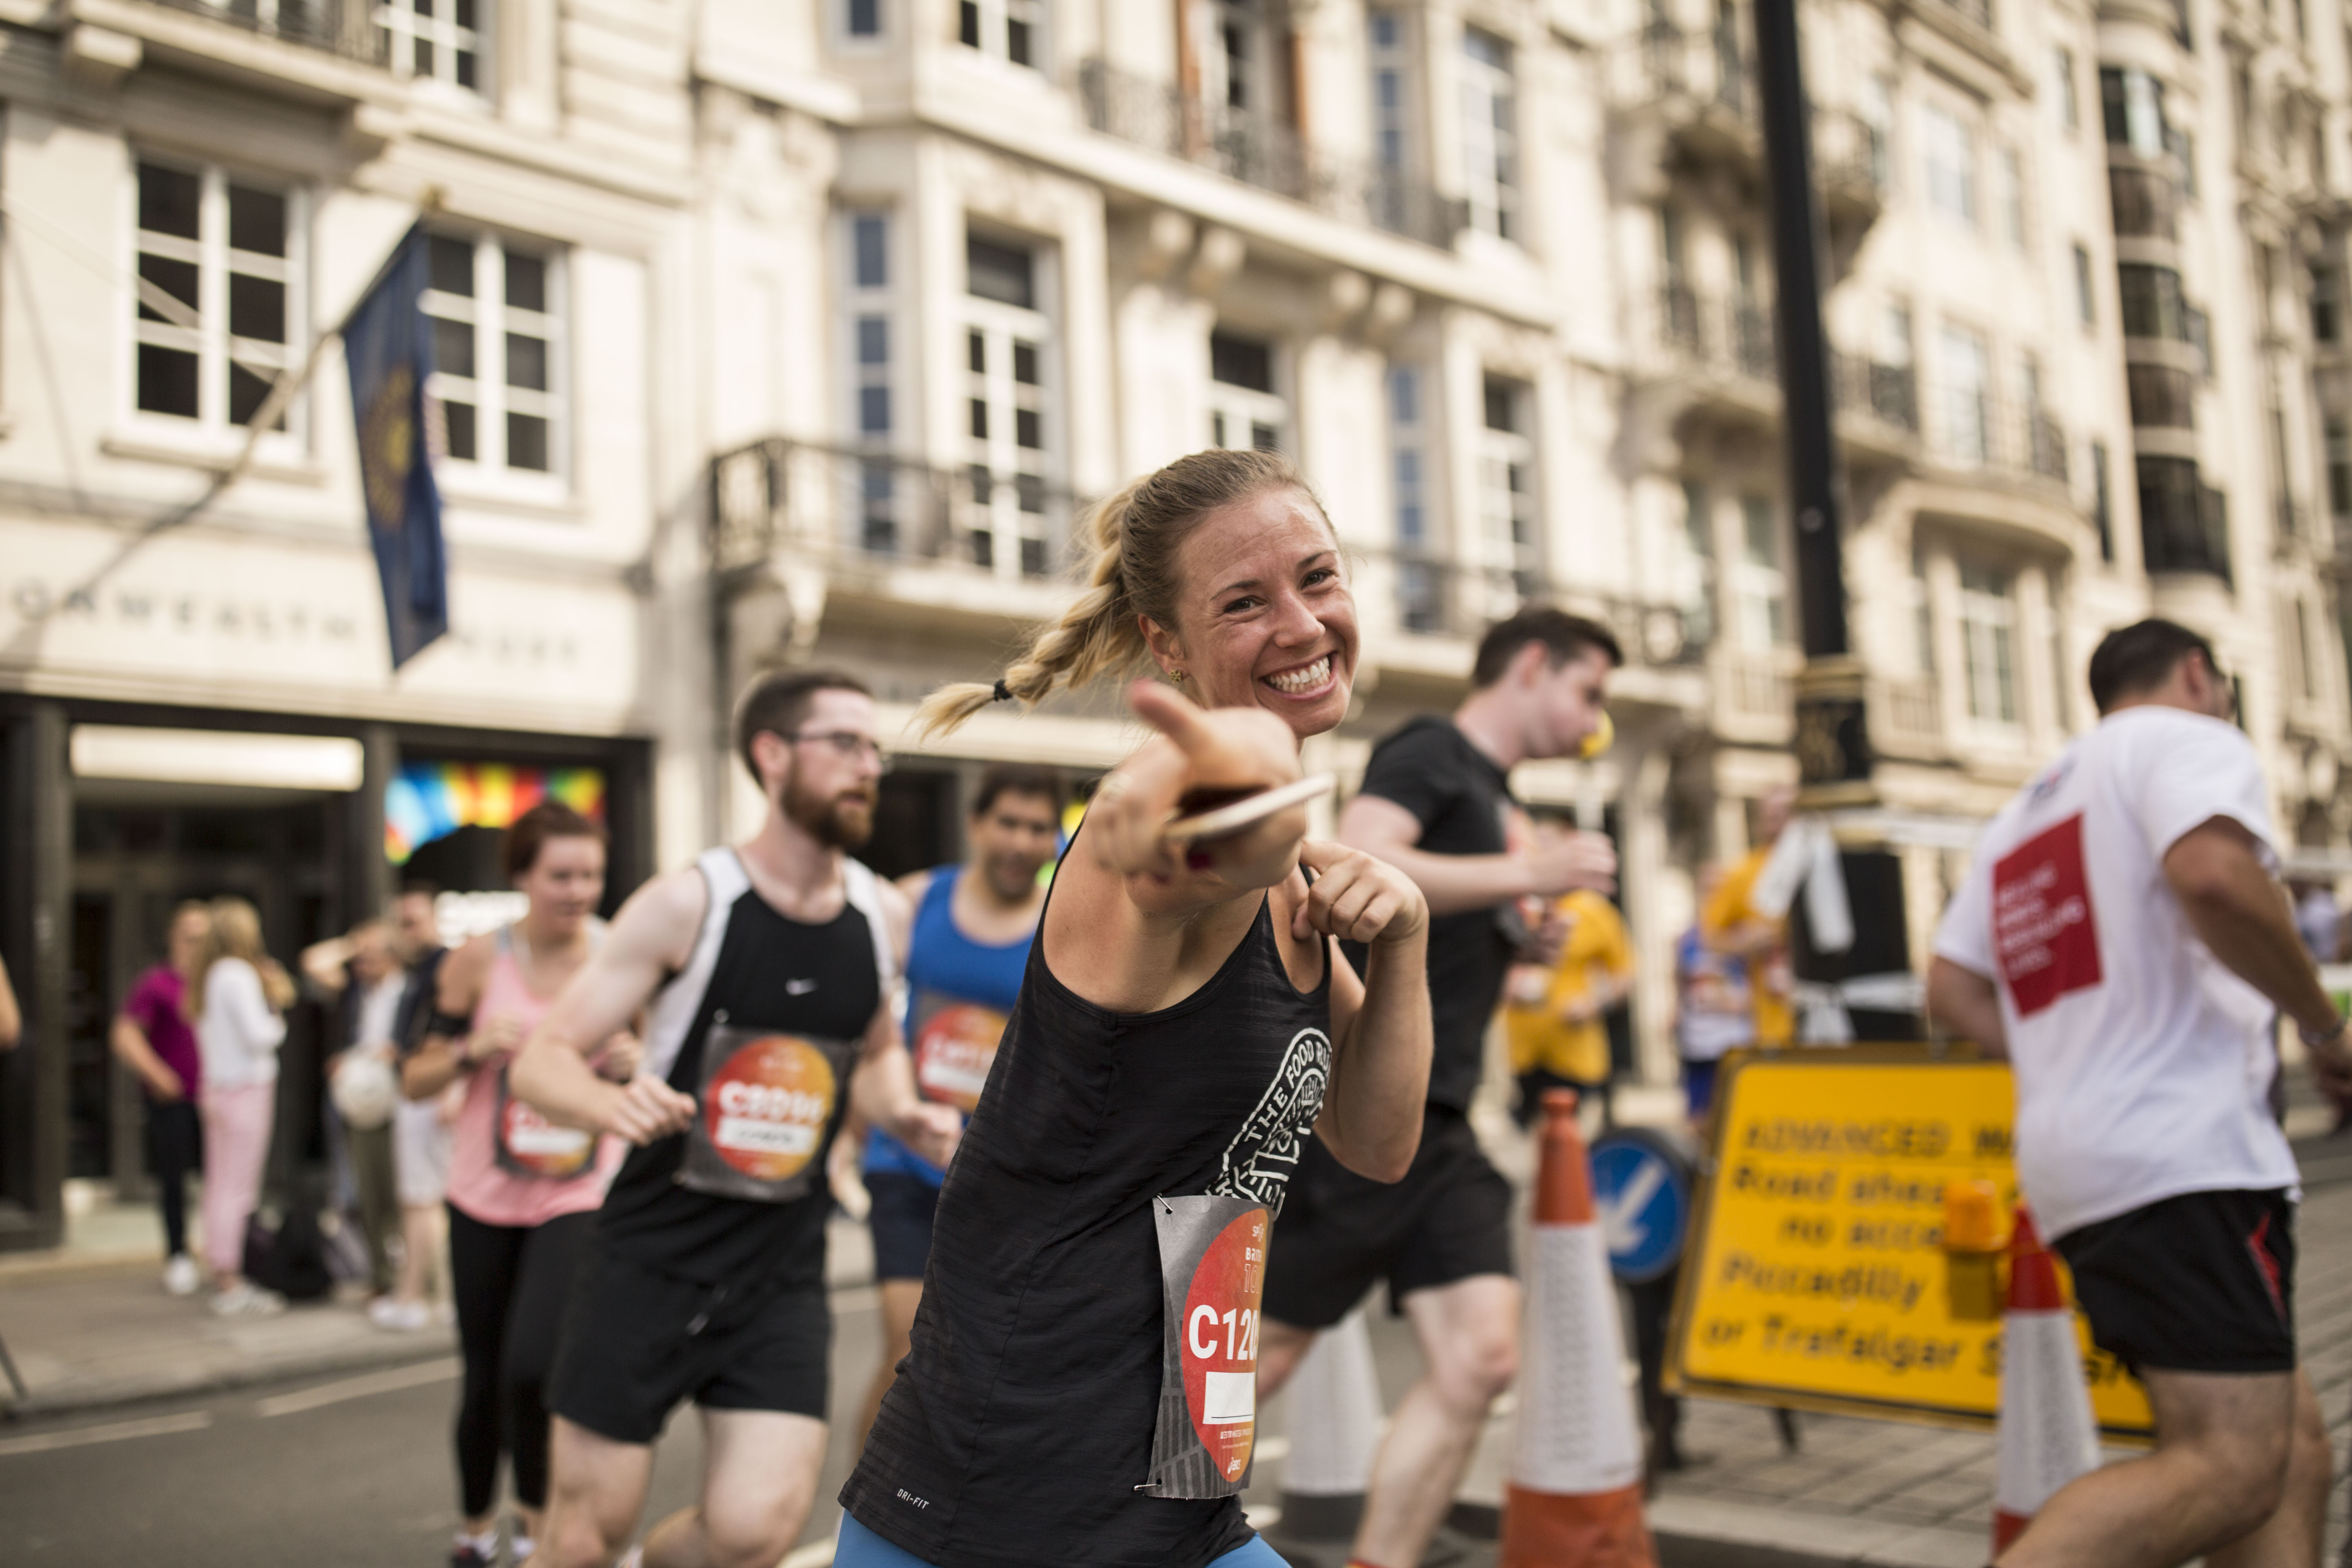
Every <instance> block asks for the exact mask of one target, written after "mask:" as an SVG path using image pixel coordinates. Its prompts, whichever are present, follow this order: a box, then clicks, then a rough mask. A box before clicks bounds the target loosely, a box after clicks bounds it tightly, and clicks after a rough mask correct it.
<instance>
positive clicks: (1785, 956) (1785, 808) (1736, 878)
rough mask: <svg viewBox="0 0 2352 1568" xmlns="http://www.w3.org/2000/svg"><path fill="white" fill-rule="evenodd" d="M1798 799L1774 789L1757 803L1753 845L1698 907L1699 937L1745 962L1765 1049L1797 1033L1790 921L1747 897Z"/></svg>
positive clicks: (1758, 1038) (1784, 1042) (1782, 1043)
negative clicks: (1769, 913) (1759, 909)
mask: <svg viewBox="0 0 2352 1568" xmlns="http://www.w3.org/2000/svg"><path fill="white" fill-rule="evenodd" d="M1796 803H1797V795H1796V792H1795V791H1794V790H1791V789H1788V788H1785V787H1783V788H1780V789H1774V790H1771V791H1769V792H1768V793H1767V794H1766V795H1765V796H1764V797H1763V798H1762V799H1761V800H1759V801H1758V802H1757V803H1756V829H1757V833H1756V838H1757V842H1756V847H1754V848H1752V849H1750V850H1749V851H1748V853H1747V854H1746V855H1744V856H1742V857H1740V858H1738V860H1735V861H1734V862H1732V864H1731V866H1730V867H1729V868H1727V869H1726V870H1725V872H1724V873H1723V880H1722V881H1721V882H1719V883H1717V885H1716V889H1715V891H1714V892H1713V893H1711V894H1709V895H1708V897H1707V900H1706V905H1705V907H1704V908H1702V909H1701V910H1699V917H1698V929H1699V939H1700V940H1701V941H1702V942H1706V945H1707V946H1709V947H1711V948H1713V949H1714V950H1715V951H1716V952H1728V953H1735V954H1737V955H1738V956H1739V957H1741V958H1744V959H1746V960H1747V961H1748V975H1749V977H1750V982H1751V985H1750V990H1751V992H1752V994H1754V996H1755V1006H1756V1043H1757V1045H1758V1046H1759V1047H1762V1048H1764V1049H1766V1050H1772V1049H1776V1048H1778V1047H1784V1046H1787V1045H1789V1044H1790V1042H1791V1041H1793V1040H1794V1039H1795V1038H1796V1037H1797V1009H1796V1003H1795V999H1794V995H1793V993H1794V990H1795V974H1794V973H1793V972H1792V971H1791V970H1790V966H1789V921H1788V918H1787V917H1786V916H1785V915H1783V916H1781V917H1780V918H1777V919H1775V918H1772V917H1769V916H1766V915H1762V914H1759V913H1758V912H1757V911H1756V908H1755V905H1754V904H1753V903H1752V902H1751V901H1750V900H1751V897H1752V895H1753V894H1754V892H1755V889H1756V879H1758V878H1759V877H1760V876H1762V875H1763V874H1764V863H1765V862H1766V861H1767V860H1769V859H1770V858H1772V846H1773V845H1774V844H1775V843H1776V842H1778V841H1779V839H1780V830H1781V829H1782V828H1784V827H1786V826H1789V814H1790V811H1791V810H1792V809H1793V808H1794V807H1795V805H1796Z"/></svg>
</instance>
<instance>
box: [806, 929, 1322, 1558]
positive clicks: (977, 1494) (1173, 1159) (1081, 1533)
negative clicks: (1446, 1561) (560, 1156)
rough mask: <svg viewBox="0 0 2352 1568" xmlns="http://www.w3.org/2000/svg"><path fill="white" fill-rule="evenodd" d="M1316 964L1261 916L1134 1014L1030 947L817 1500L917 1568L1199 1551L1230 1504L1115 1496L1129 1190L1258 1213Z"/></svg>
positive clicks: (1138, 1433)
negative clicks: (900, 1345)
mask: <svg viewBox="0 0 2352 1568" xmlns="http://www.w3.org/2000/svg"><path fill="white" fill-rule="evenodd" d="M1330 963H1331V961H1330V958H1329V951H1328V943H1327V944H1325V960H1324V973H1323V979H1322V981H1321V983H1320V984H1318V985H1317V986H1316V988H1315V989H1314V990H1313V991H1312V992H1304V993H1302V992H1301V991H1299V990H1298V989H1297V987H1296V986H1294V985H1293V984H1291V983H1290V976H1289V974H1288V973H1286V972H1285V970H1284V969H1283V965H1282V952H1281V949H1280V946H1279V945H1278V943H1277V942H1276V937H1275V931H1274V922H1273V918H1272V916H1271V914H1270V913H1269V911H1268V907H1267V905H1266V904H1265V903H1261V904H1260V905H1259V907H1258V913H1257V919H1256V921H1255V922H1254V923H1253V924H1252V925H1251V927H1250V929H1249V931H1248V932H1247V933H1246V934H1245V935H1244V937H1243V938H1242V940H1241V942H1239V943H1238V944H1237V945H1236V946H1235V947H1234V951H1233V952H1232V954H1231V955H1230V956H1228V957H1227V958H1226V960H1225V962H1224V963H1223V965H1222V966H1221V967H1220V968H1219V969H1218V971H1217V973H1215V974H1214V975H1213V976H1212V977H1211V978H1210V980H1209V981H1208V983H1207V984H1203V985H1202V987H1201V988H1200V989H1199V990H1198V991H1196V992H1194V993H1193V994H1192V995H1190V996H1187V997H1186V998H1185V999H1184V1000H1183V1001H1181V1002H1179V1003H1178V1004H1176V1005H1174V1006H1172V1007H1167V1008H1163V1009H1161V1010H1160V1011H1159V1012H1156V1013H1114V1012H1110V1011H1108V1010H1106V1009H1104V1008H1101V1007H1097V1006H1096V1005H1093V1004H1092V1003H1089V1002H1087V1001H1085V1000H1083V999H1082V998H1080V997H1078V996H1077V995H1076V994H1073V993H1072V992H1070V991H1069V990H1068V988H1066V986H1064V985H1063V984H1062V983H1061V982H1060V981H1058V980H1056V979H1055V978H1054V975H1053V973H1052V972H1051V971H1050V970H1048V969H1047V967H1046V964H1045V943H1044V942H1037V943H1036V944H1035V945H1034V947H1033V948H1031V950H1030V954H1029V966H1028V970H1027V973H1025V975H1024V978H1023V981H1022V986H1021V996H1020V1000H1019V1001H1018V1003H1017V1004H1016V1005H1015V1006H1014V1008H1013V1020H1012V1023H1011V1024H1010V1026H1008V1027H1007V1028H1006V1029H1005V1031H1004V1038H1003V1044H1002V1046H1001V1047H999V1048H998V1051H997V1057H996V1064H995V1067H994V1069H993V1070H992V1072H991V1073H990V1074H989V1078H988V1086H987V1088H986V1089H984V1090H983V1091H982V1095H981V1099H980V1105H979V1108H978V1109H977V1110H974V1111H973V1113H972V1118H971V1125H970V1126H969V1127H968V1128H966V1129H965V1131H964V1135H963V1143H962V1146H961V1148H960V1149H959V1150H958V1151H957V1152H956V1157H955V1162H954V1163H953V1164H952V1165H950V1167H949V1169H948V1177H947V1185H946V1186H945V1188H944V1189H943V1190H942V1191H941V1193H940V1206H939V1215H938V1219H937V1222H936V1226H935V1228H934V1231H933V1234H932V1239H931V1255H930V1266H929V1270H928V1271H927V1272H926V1274H925V1276H924V1279H923V1301H922V1306H921V1308H920V1309H919V1310H918V1312H917V1313H916V1317H915V1328H914V1337H913V1347H912V1350H911V1352H910V1353H909V1354H908V1358H907V1360H906V1361H905V1362H904V1363H901V1364H900V1368H899V1373H898V1381H897V1382H896V1383H894V1384H892V1385H891V1387H890V1392H889V1394H888V1395H887V1397H886V1398H885V1399H884V1400H883V1402H882V1410H881V1414H880V1415H879V1416H877V1419H876V1421H875V1423H874V1431H873V1435H872V1436H870V1437H868V1438H867V1439H866V1452H865V1454H864V1456H863V1458H861V1459H860V1460H859V1462H858V1466H857V1468H856V1471H855V1472H854V1473H853V1474H852V1475H851V1476H850V1478H849V1482H848V1485H847V1486H845V1488H844V1489H843V1490H842V1494H841V1500H842V1504H843V1506H844V1507H845V1508H846V1509H848V1510H849V1511H850V1512H851V1513H853V1514H855V1515H856V1517H857V1519H858V1520H859V1521H860V1522H862V1523H864V1524H865V1525H866V1527H867V1528H868V1529H870V1530H872V1531H874V1532H875V1533H876V1534H877V1535H879V1536H881V1537H882V1538H883V1539H885V1540H887V1541H890V1542H896V1543H897V1544H898V1546H900V1547H902V1548H904V1549H905V1550H907V1551H908V1552H913V1553H914V1554H915V1555H916V1556H917V1557H919V1558H920V1559H922V1560H923V1561H924V1562H925V1563H937V1564H939V1565H940V1568H1041V1565H1045V1568H1053V1565H1066V1568H1199V1565H1201V1564H1203V1563H1208V1562H1210V1561H1211V1560H1212V1559H1213V1558H1216V1557H1218V1556H1220V1555H1222V1554H1223V1553H1224V1552H1231V1551H1233V1550H1234V1549H1235V1548H1236V1547H1239V1546H1243V1545H1245V1544H1246V1543H1247V1542H1248V1541H1249V1539H1250V1533H1251V1532H1250V1527H1249V1525H1248V1523H1247V1521H1244V1519H1243V1517H1242V1510H1241V1503H1240V1500H1238V1499H1236V1498H1220V1499H1211V1500H1170V1499H1163V1498H1157V1497H1153V1496H1151V1495H1150V1494H1149V1493H1146V1492H1140V1491H1138V1490H1136V1487H1137V1486H1138V1485H1139V1483H1141V1482H1142V1481H1143V1480H1144V1479H1146V1477H1147V1475H1148V1474H1149V1472H1150V1460H1151V1436H1152V1426H1153V1420H1154V1417H1155V1415H1156V1413H1157V1410H1158V1405H1159V1399H1160V1314H1161V1311H1162V1306H1161V1292H1160V1253H1159V1241H1158V1237H1157V1233H1156V1232H1155V1230H1154V1228H1153V1226H1152V1220H1151V1200H1152V1198H1153V1197H1154V1196H1159V1195H1165V1196H1170V1197H1181V1196H1186V1195H1189V1194H1199V1193H1210V1192H1216V1193H1232V1194H1238V1195H1243V1196H1247V1197H1250V1198H1253V1199H1255V1200H1256V1201H1259V1202H1263V1203H1265V1205H1267V1206H1268V1207H1269V1208H1274V1209H1278V1208H1279V1207H1280V1205H1281V1202H1282V1195H1283V1192H1284V1190H1285V1185H1286V1183H1287V1181H1288V1180H1289V1174H1290V1172H1291V1171H1292V1170H1293V1169H1295V1168H1296V1167H1297V1162H1298V1157H1299V1154H1300V1152H1301V1150H1302V1149H1303V1148H1304V1146H1305V1142H1306V1140H1307V1137H1308V1135H1309V1131H1310V1129H1311V1128H1312V1126H1313V1124H1314V1120H1315V1116H1316V1113H1317V1111H1318V1110H1319V1109H1320V1108H1321V1104H1322V1099H1323V1086H1324V1083H1325V1081H1326V1080H1327V1079H1328V1076H1329V1068H1330V1061H1331V1046H1330V1026H1331V1009H1330V1000H1329V999H1330V986H1331V976H1330Z"/></svg>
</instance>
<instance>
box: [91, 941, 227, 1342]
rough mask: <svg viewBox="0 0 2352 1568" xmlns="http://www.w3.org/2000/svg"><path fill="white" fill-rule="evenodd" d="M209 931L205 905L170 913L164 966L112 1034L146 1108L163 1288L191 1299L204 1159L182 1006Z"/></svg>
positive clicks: (196, 1067) (137, 990) (191, 1038)
mask: <svg viewBox="0 0 2352 1568" xmlns="http://www.w3.org/2000/svg"><path fill="white" fill-rule="evenodd" d="M211 929H212V917H211V916H210V915H208V914H206V913H205V905H204V904H203V903H202V902H201V901H200V900H194V899H191V900H187V901H186V902H185V903H183V904H181V905H180V907H179V908H177V909H175V910H173V911H172V923H171V927H170V929H169V930H168V931H165V933H164V937H163V953H164V957H163V963H159V964H156V965H155V966H154V967H153V968H152V969H150V970H148V971H147V973H144V974H142V975H141V976H140V977H139V978H138V980H137V981H136V982H135V983H133V984H132V985H131V994H129V995H127V996H125V997H124V998H123V999H122V1007H121V1011H120V1012H118V1013H116V1014H115V1016H114V1027H113V1029H112V1031H111V1032H110V1036H109V1039H110V1043H111V1044H112V1046H113V1047H114V1055H115V1058H116V1059H117V1060H119V1061H120V1062H121V1063H122V1065H123V1066H124V1067H126V1068H130V1069H131V1071H132V1072H133V1073H135V1074H137V1075H138V1078H139V1089H140V1098H141V1100H142V1101H144V1102H145V1105H146V1109H147V1173H148V1174H149V1175H151V1176H152V1177H154V1178H155V1203H156V1206H157V1207H158V1208H160V1209H161V1210H162V1211H163V1289H166V1290H169V1291H170V1292H171V1293H172V1294H173V1295H174V1296H193V1295H194V1294H195V1293H196V1287H197V1285H198V1284H199V1283H201V1280H200V1279H199V1277H198V1275H197V1272H196V1263H195V1259H194V1258H191V1257H189V1256H188V1173H189V1172H191V1171H193V1170H194V1169H195V1168H196V1163H197V1161H198V1160H199V1159H200V1158H201V1157H202V1156H201V1152H200V1151H201V1148H202V1142H203V1140H202V1135H201V1130H200V1129H199V1127H198V1124H197V1119H196V1101H197V1096H198V1094H199V1093H200V1091H201V1090H202V1089H203V1087H204V1067H203V1062H202V1058H201V1049H200V1047H198V1046H197V1044H196V1033H195V1031H194V1029H192V1028H190V1027H189V1026H188V1020H187V1018H186V1016H184V1014H183V1013H182V1011H181V1005H182V1003H183V1001H184V998H185V997H186V994H187V989H188V982H189V980H190V979H191V978H192V977H193V976H194V973H195V971H196V964H197V963H198V962H199V961H200V959H201V957H202V954H203V952H204V946H205V933H206V932H207V931H210V930H211Z"/></svg>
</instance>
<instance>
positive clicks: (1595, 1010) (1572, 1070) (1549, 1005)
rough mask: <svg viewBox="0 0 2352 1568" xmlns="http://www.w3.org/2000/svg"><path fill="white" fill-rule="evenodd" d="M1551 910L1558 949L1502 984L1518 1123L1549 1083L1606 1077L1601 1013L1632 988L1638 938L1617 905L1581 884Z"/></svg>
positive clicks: (1530, 1114)
mask: <svg viewBox="0 0 2352 1568" xmlns="http://www.w3.org/2000/svg"><path fill="white" fill-rule="evenodd" d="M1538 831H1541V830H1540V829H1539V830H1538ZM1552 914H1553V919H1554V920H1555V921H1558V922H1559V929H1560V931H1562V935H1561V938H1560V944H1559V958H1558V959H1557V960H1556V961H1555V962H1554V963H1552V964H1551V965H1550V966H1549V968H1546V967H1544V966H1542V965H1539V964H1521V965H1519V966H1518V967H1517V968H1516V969H1514V970H1513V971H1512V972H1511V979H1510V984H1509V986H1508V987H1507V990H1506V992H1505V995H1506V996H1507V997H1508V998H1509V1000H1508V1001H1507V1004H1506V1005H1505V1006H1504V1009H1503V1029H1504V1035H1505V1037H1506V1038H1507V1040H1508V1042H1509V1044H1510V1051H1511V1072H1512V1073H1513V1075H1514V1076H1516V1077H1517V1079H1518V1082H1519V1102H1518V1107H1517V1110H1516V1111H1515V1112H1514V1115H1515V1116H1516V1117H1517V1121H1518V1123H1519V1125H1520V1126H1521V1127H1526V1126H1528V1125H1530V1124H1532V1123H1533V1121H1534V1120H1535V1115H1536V1111H1537V1110H1538V1108H1539V1107H1540V1106H1541V1105H1542V1102H1543V1091H1544V1090H1545V1089H1577V1090H1580V1091H1590V1090H1591V1089H1597V1088H1600V1087H1601V1086H1602V1085H1605V1084H1606V1083H1607V1082H1608V1081H1609V1028H1608V1026H1607V1024H1606V1023H1605V1022H1604V1021H1603V1015H1604V1014H1606V1013H1607V1012H1608V1011H1609V1009H1610V1008H1612V1007H1614V1006H1615V1005H1617V1004H1618V1003H1619V1002H1622V1000H1624V998H1625V994H1626V993H1628V992H1629V991H1631V990H1632V989H1633V943H1632V942H1630V941H1629V940H1628V939H1627V937H1626V934H1625V921H1624V917H1622V915H1620V914H1619V913H1618V912H1617V906H1616V905H1614V904H1612V903H1611V902H1610V901H1609V900H1607V899H1605V898H1603V897H1602V896H1601V894H1599V893H1596V892H1593V891H1592V890H1591V889H1584V888H1580V889H1576V890H1575V891H1573V892H1570V893H1568V894H1566V895H1564V896H1563V897H1561V898H1559V899H1558V900H1554V902H1553V905H1552Z"/></svg>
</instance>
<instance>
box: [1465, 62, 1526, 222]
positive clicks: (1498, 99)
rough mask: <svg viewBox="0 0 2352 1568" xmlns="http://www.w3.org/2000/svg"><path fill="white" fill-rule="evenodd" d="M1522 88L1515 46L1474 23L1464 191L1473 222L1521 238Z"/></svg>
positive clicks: (1468, 66) (1468, 79) (1468, 78)
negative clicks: (1519, 104) (1517, 75)
mask: <svg viewBox="0 0 2352 1568" xmlns="http://www.w3.org/2000/svg"><path fill="white" fill-rule="evenodd" d="M1517 93H1518V89H1517V83H1516V82H1515V81H1514V79H1513V77H1512V64H1511V46H1510V45H1508V44H1507V43H1505V42H1504V41H1503V40H1502V39H1500V38H1498V37H1496V36H1495V35H1494V34H1492V33H1486V32H1481V31H1479V30H1478V29H1477V28H1475V27H1469V28H1465V29H1464V31H1463V34H1462V173H1463V179H1462V184H1463V194H1464V195H1465V196H1467V197H1468V198H1469V203H1470V226H1471V227H1473V228H1476V229H1481V230H1484V231H1485V232H1486V233H1488V234H1491V235H1495V236H1496V237H1500V238H1503V239H1517V238H1518V237H1519V228H1520V224H1519V138H1518V131H1517V123H1518V110H1517Z"/></svg>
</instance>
